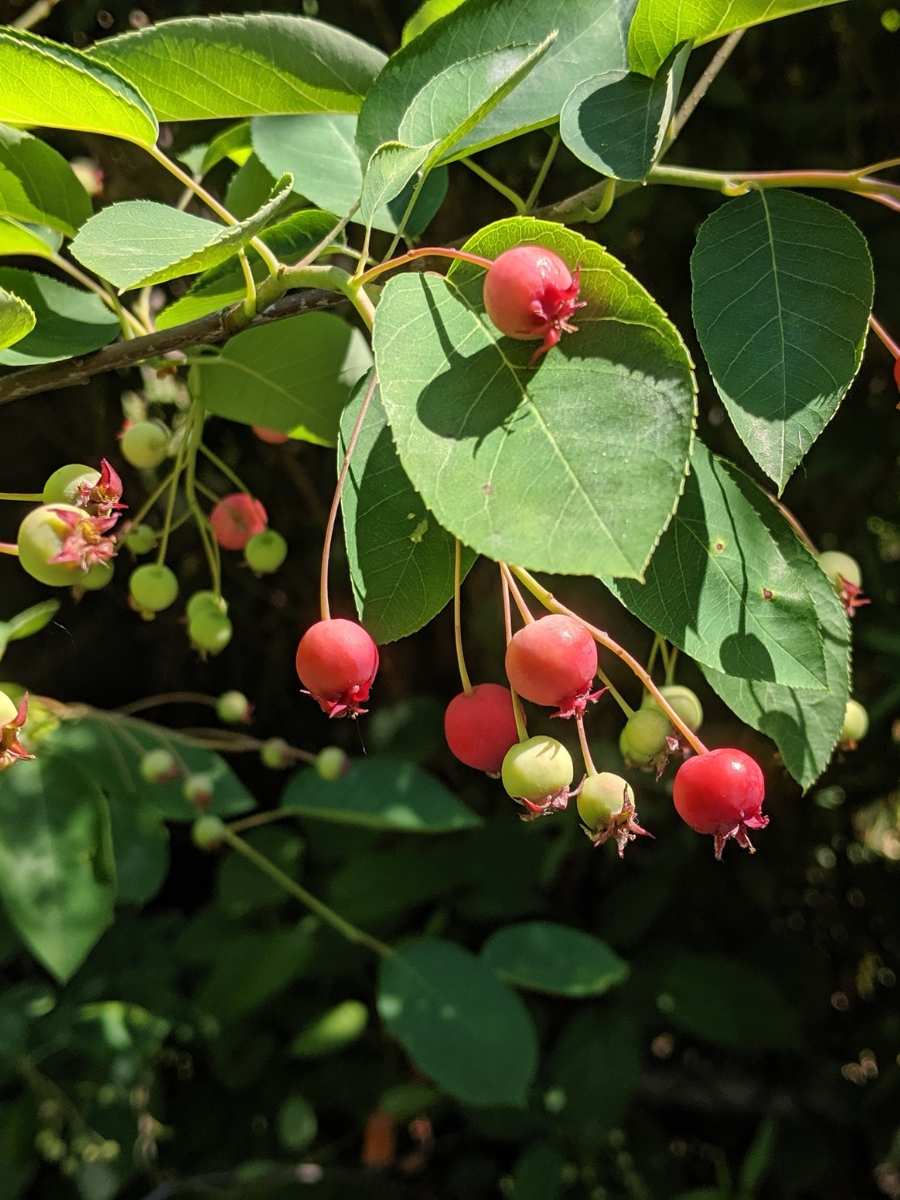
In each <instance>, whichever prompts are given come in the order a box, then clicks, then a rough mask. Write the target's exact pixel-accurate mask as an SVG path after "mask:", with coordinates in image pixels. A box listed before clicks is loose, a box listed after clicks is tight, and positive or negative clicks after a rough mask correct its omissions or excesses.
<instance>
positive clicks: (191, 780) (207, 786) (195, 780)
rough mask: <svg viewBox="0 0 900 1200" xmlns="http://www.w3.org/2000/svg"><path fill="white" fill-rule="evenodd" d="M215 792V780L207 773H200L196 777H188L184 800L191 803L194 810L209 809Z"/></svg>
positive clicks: (185, 782) (185, 783) (184, 789)
mask: <svg viewBox="0 0 900 1200" xmlns="http://www.w3.org/2000/svg"><path fill="white" fill-rule="evenodd" d="M215 790H216V784H215V780H214V779H213V777H212V775H208V774H206V772H202V771H198V772H197V774H196V775H188V777H187V779H186V780H185V781H184V788H183V791H184V798H185V800H188V801H190V803H191V804H193V806H194V808H201V809H202V808H209V806H210V805H211V804H212V802H213V793H214V792H215Z"/></svg>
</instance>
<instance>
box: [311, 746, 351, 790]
mask: <svg viewBox="0 0 900 1200" xmlns="http://www.w3.org/2000/svg"><path fill="white" fill-rule="evenodd" d="M316 770H317V771H318V772H319V774H320V775H321V777H322V778H323V779H327V780H328V781H329V782H333V781H334V780H335V779H340V777H341V776H342V775H346V774H347V772H348V771H349V770H350V759H349V758H348V757H347V755H346V754H345V753H344V751H343V750H342V749H341V748H340V746H326V747H325V749H324V750H320V751H319V753H318V754H317V755H316Z"/></svg>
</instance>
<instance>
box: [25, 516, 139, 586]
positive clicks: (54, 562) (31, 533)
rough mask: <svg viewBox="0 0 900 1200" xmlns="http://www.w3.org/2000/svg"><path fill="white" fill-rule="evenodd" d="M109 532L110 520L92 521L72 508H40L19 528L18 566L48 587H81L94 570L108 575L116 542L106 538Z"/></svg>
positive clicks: (113, 521) (94, 519)
mask: <svg viewBox="0 0 900 1200" xmlns="http://www.w3.org/2000/svg"><path fill="white" fill-rule="evenodd" d="M115 520H116V518H115V517H113V518H112V523H113V524H115ZM108 528H109V518H104V517H93V516H91V515H90V513H88V512H86V511H85V510H84V509H83V508H79V507H77V506H76V505H74V504H42V505H41V506H40V507H39V508H33V509H32V510H31V512H30V513H28V515H27V516H26V517H25V519H24V520H23V521H22V524H21V525H20V526H19V533H18V538H17V544H18V548H19V562H20V563H21V565H22V567H23V568H24V569H25V570H26V571H27V572H28V574H29V575H32V576H33V577H34V578H35V579H37V580H38V582H39V583H45V584H47V585H48V586H49V587H68V586H70V585H72V584H76V585H79V584H82V585H83V583H84V581H85V577H86V574H87V573H88V572H89V571H91V570H92V569H93V568H99V570H100V571H101V572H103V574H104V575H106V574H108V571H109V565H108V564H109V560H110V559H111V558H113V557H114V556H115V553H116V545H115V540H114V539H113V538H111V537H108V536H107V535H106V530H107V529H108Z"/></svg>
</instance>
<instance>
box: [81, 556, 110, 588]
mask: <svg viewBox="0 0 900 1200" xmlns="http://www.w3.org/2000/svg"><path fill="white" fill-rule="evenodd" d="M114 574H115V572H114V571H113V565H112V563H97V565H96V566H95V567H91V568H90V570H89V571H82V572H81V574H80V575H79V576H77V578H75V579H73V580H72V586H73V587H74V588H80V589H81V590H82V591H83V592H99V591H100V589H101V588H105V587H106V585H107V584H109V583H112V581H113V576H114Z"/></svg>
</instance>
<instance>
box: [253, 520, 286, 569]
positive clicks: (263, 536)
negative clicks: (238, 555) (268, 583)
mask: <svg viewBox="0 0 900 1200" xmlns="http://www.w3.org/2000/svg"><path fill="white" fill-rule="evenodd" d="M287 552H288V544H287V542H286V541H285V540H284V538H283V537H282V536H281V534H280V533H276V532H275V530H274V529H264V530H263V531H262V533H254V535H253V537H252V538H251V539H250V541H249V542H248V543H247V545H246V546H245V547H244V561H245V562H246V564H247V566H248V567H250V569H251V570H252V571H255V572H256V574H257V575H271V574H272V572H273V571H277V570H278V568H279V567H280V566H281V564H282V563H283V562H284V560H285V559H286V558H287Z"/></svg>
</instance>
